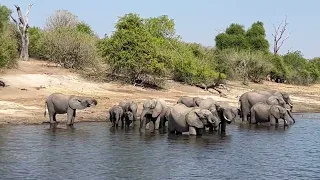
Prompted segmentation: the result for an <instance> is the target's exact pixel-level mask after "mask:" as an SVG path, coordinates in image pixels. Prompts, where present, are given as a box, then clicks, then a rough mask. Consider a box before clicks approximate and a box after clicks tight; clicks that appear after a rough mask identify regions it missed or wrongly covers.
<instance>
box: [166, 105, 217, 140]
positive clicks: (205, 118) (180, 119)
mask: <svg viewBox="0 0 320 180" xmlns="http://www.w3.org/2000/svg"><path fill="white" fill-rule="evenodd" d="M218 125H219V120H218V118H216V117H214V116H213V115H212V113H211V112H210V111H209V110H207V109H202V108H199V107H193V108H191V107H187V106H185V105H184V104H180V103H179V104H176V105H174V106H173V107H172V109H171V111H170V115H169V119H168V131H169V133H171V134H172V133H175V134H182V133H183V132H189V135H201V134H202V132H201V131H202V130H203V129H204V128H205V126H213V127H217V126H218Z"/></svg>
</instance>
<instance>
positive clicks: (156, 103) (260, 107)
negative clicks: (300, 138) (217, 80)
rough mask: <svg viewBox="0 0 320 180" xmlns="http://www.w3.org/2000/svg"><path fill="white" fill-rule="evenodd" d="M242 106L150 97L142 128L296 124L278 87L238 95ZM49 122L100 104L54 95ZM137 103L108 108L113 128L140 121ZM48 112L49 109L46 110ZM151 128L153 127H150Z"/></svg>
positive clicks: (195, 130) (192, 130)
mask: <svg viewBox="0 0 320 180" xmlns="http://www.w3.org/2000/svg"><path fill="white" fill-rule="evenodd" d="M239 104H240V107H234V106H231V105H229V104H228V103H227V102H223V101H216V100H214V99H213V98H211V97H209V98H200V97H190V96H181V97H180V98H179V99H178V100H177V103H176V104H174V105H172V106H170V105H168V103H167V102H166V101H164V100H161V99H157V98H151V99H148V100H146V101H145V102H144V103H143V107H142V111H141V114H140V130H145V129H148V128H147V124H148V123H151V122H152V124H153V128H152V129H153V131H154V130H158V129H162V128H165V126H166V122H167V126H168V132H169V133H174V134H182V133H189V135H201V134H202V133H203V131H204V130H207V129H209V131H220V132H225V130H226V125H227V124H230V123H231V122H232V121H234V120H236V119H237V118H242V122H248V123H251V124H256V123H259V122H261V123H265V122H269V123H270V125H275V124H278V123H279V121H278V120H279V119H282V120H283V121H284V126H287V125H289V124H294V123H295V119H294V118H293V116H292V113H291V112H292V108H293V104H292V101H291V99H290V97H289V94H288V93H286V92H280V91H276V90H269V91H257V90H254V91H249V92H245V93H243V94H242V95H241V96H240V98H239ZM45 105H46V107H47V109H48V114H49V118H50V123H52V124H54V123H57V121H56V114H65V113H67V125H72V124H73V123H74V120H75V117H76V110H81V109H85V108H87V107H91V106H95V105H97V101H96V100H95V99H94V98H89V97H82V96H75V95H65V94H61V93H53V94H51V95H50V96H49V97H48V98H47V100H46V101H45ZM137 112H138V104H137V103H136V102H134V101H129V100H124V101H121V102H119V104H117V105H113V106H112V107H110V108H109V110H108V113H109V120H110V121H111V123H112V127H119V125H120V124H121V127H124V126H126V127H130V126H134V122H135V121H136V120H137ZM44 115H46V111H45V113H44ZM149 127H150V126H149Z"/></svg>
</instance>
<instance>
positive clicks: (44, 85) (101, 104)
mask: <svg viewBox="0 0 320 180" xmlns="http://www.w3.org/2000/svg"><path fill="white" fill-rule="evenodd" d="M0 79H1V80H3V81H4V82H6V84H7V85H9V86H8V87H5V88H1V87H0V124H8V123H11V124H24V123H25V124H33V123H42V122H43V121H47V120H48V116H46V117H44V116H43V113H44V108H45V106H44V101H45V99H46V97H47V96H48V95H50V94H51V93H53V92H61V93H66V94H76V95H84V96H91V97H95V98H96V99H97V100H98V105H97V106H96V107H94V108H89V109H85V110H82V111H77V118H76V122H77V121H104V120H105V118H106V112H107V109H108V108H109V107H110V106H112V105H113V104H117V103H118V102H119V101H120V100H122V99H131V100H135V101H136V102H137V103H138V104H139V111H140V110H141V108H142V107H141V106H142V103H143V101H144V100H146V99H148V98H153V97H156V98H161V99H164V100H166V101H167V102H168V103H169V104H173V103H175V102H176V101H177V99H178V98H179V96H181V95H189V96H202V97H209V96H210V97H213V98H215V99H217V100H221V101H228V102H229V103H230V104H231V105H234V106H238V97H239V96H240V95H241V94H242V93H244V92H246V91H250V90H253V89H277V90H283V91H287V92H289V93H290V96H291V99H292V100H293V102H294V112H320V92H319V89H320V85H319V84H317V85H313V86H309V87H304V86H294V85H285V84H277V83H274V82H264V83H263V84H250V85H249V86H244V85H241V83H240V82H228V83H227V86H226V87H227V89H228V90H226V89H224V90H222V91H223V93H225V94H226V95H227V96H226V97H225V98H222V97H220V96H219V94H218V93H217V92H213V93H209V92H207V91H204V90H202V89H199V88H197V87H191V86H187V85H182V84H180V83H177V82H172V81H169V82H168V83H167V88H166V90H161V91H158V90H150V89H143V88H141V87H135V86H132V85H121V84H116V83H95V82H90V81H87V80H84V79H83V78H81V77H80V76H79V75H78V74H75V73H72V72H70V71H69V70H66V69H62V68H60V67H56V66H48V65H46V63H45V62H43V61H37V60H30V61H27V62H26V61H20V62H19V68H18V69H12V70H8V71H6V72H5V73H3V74H1V75H0ZM65 119H66V115H57V120H58V121H62V122H64V121H65Z"/></svg>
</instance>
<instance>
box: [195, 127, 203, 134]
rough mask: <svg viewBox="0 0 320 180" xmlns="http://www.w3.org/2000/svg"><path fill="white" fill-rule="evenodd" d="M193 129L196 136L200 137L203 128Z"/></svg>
mask: <svg viewBox="0 0 320 180" xmlns="http://www.w3.org/2000/svg"><path fill="white" fill-rule="evenodd" d="M195 129H196V133H197V136H202V131H203V130H204V128H203V129H201V128H195Z"/></svg>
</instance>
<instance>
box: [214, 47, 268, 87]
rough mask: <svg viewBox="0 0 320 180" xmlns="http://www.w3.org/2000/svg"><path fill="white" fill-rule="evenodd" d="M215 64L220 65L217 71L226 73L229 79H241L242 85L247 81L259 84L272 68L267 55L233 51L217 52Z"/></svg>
mask: <svg viewBox="0 0 320 180" xmlns="http://www.w3.org/2000/svg"><path fill="white" fill-rule="evenodd" d="M216 64H220V66H217V68H218V69H217V70H218V71H220V72H224V73H226V74H227V76H228V78H230V79H238V78H241V80H243V83H244V84H247V83H248V80H250V81H253V82H261V81H262V79H264V78H265V77H266V75H267V73H268V72H270V70H271V68H272V64H271V63H270V57H269V56H268V54H265V53H262V52H259V51H257V52H252V51H246V50H242V51H237V50H234V49H226V50H223V51H219V53H218V54H217V56H216Z"/></svg>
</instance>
